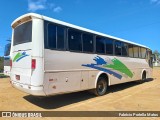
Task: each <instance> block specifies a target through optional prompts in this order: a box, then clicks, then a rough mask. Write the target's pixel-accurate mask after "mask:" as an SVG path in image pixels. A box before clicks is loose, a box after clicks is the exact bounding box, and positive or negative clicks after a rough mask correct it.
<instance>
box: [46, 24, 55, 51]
mask: <svg viewBox="0 0 160 120" xmlns="http://www.w3.org/2000/svg"><path fill="white" fill-rule="evenodd" d="M48 47H49V48H50V49H54V48H56V26H55V25H53V24H48Z"/></svg>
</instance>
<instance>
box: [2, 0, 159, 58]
mask: <svg viewBox="0 0 160 120" xmlns="http://www.w3.org/2000/svg"><path fill="white" fill-rule="evenodd" d="M30 12H32V13H38V14H42V15H45V16H48V17H51V18H55V19H58V20H62V21H65V22H69V23H71V24H75V25H78V26H81V27H85V28H88V29H91V30H95V31H98V32H101V33H105V34H108V35H112V36H115V37H119V38H123V39H126V40H129V41H132V42H136V43H139V44H142V45H145V46H148V47H150V48H151V49H152V50H153V51H154V50H158V51H160V0H1V1H0V56H3V55H4V46H5V44H7V40H8V39H11V36H12V28H11V23H12V22H13V21H14V20H15V19H16V18H17V17H19V16H21V15H23V14H26V13H30Z"/></svg>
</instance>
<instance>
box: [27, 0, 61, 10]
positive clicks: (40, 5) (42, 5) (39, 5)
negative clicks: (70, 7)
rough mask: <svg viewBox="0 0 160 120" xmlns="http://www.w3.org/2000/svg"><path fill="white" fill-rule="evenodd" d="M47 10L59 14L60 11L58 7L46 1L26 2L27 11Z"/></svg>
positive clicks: (33, 0)
mask: <svg viewBox="0 0 160 120" xmlns="http://www.w3.org/2000/svg"><path fill="white" fill-rule="evenodd" d="M45 9H49V10H52V11H53V12H56V13H59V12H61V11H62V8H61V7H60V6H57V5H55V4H54V3H49V2H48V1H47V0H28V11H30V12H35V11H37V10H45Z"/></svg>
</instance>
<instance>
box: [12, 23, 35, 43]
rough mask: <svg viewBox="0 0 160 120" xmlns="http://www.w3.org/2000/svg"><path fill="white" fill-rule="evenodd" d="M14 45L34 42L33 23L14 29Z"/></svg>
mask: <svg viewBox="0 0 160 120" xmlns="http://www.w3.org/2000/svg"><path fill="white" fill-rule="evenodd" d="M13 40H14V41H13V45H18V44H22V43H27V42H31V41H32V21H29V22H26V23H23V24H21V25H19V26H17V27H16V28H15V29H14V38H13Z"/></svg>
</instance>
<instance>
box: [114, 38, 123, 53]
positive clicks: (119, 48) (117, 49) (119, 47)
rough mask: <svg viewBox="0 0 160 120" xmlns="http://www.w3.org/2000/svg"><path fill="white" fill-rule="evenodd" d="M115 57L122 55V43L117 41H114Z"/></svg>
mask: <svg viewBox="0 0 160 120" xmlns="http://www.w3.org/2000/svg"><path fill="white" fill-rule="evenodd" d="M114 46H115V55H122V43H121V42H119V41H115V43H114Z"/></svg>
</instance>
